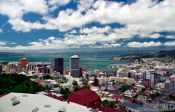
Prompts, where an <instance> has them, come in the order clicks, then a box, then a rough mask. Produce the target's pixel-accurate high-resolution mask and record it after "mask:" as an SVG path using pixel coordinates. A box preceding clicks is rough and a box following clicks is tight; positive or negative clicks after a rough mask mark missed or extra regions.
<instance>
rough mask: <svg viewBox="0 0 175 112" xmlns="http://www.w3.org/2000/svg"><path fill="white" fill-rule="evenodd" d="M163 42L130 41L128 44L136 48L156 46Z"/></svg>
mask: <svg viewBox="0 0 175 112" xmlns="http://www.w3.org/2000/svg"><path fill="white" fill-rule="evenodd" d="M161 45H162V43H161V42H153V41H150V42H143V43H142V42H129V43H128V44H127V46H128V47H135V48H141V47H155V46H161Z"/></svg>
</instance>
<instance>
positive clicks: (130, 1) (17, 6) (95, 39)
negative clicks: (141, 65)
mask: <svg viewBox="0 0 175 112" xmlns="http://www.w3.org/2000/svg"><path fill="white" fill-rule="evenodd" d="M174 19H175V2H174V0H0V50H40V49H69V48H118V47H119V48H127V47H128V48H149V47H160V48H162V47H169V48H170V47H174V46H175V21H174Z"/></svg>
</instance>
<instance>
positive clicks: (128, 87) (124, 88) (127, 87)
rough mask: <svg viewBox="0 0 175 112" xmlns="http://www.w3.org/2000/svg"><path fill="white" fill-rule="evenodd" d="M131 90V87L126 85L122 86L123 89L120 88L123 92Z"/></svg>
mask: <svg viewBox="0 0 175 112" xmlns="http://www.w3.org/2000/svg"><path fill="white" fill-rule="evenodd" d="M130 88H131V85H128V84H124V85H122V87H121V88H120V90H121V91H122V92H125V91H127V90H129V89H130Z"/></svg>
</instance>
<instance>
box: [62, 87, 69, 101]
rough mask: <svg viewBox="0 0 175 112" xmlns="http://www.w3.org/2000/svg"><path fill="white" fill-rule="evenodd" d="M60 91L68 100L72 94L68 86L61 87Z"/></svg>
mask: <svg viewBox="0 0 175 112" xmlns="http://www.w3.org/2000/svg"><path fill="white" fill-rule="evenodd" d="M60 93H61V94H62V95H63V98H64V99H65V100H66V99H67V98H68V96H69V95H70V94H71V91H70V90H69V89H68V88H60Z"/></svg>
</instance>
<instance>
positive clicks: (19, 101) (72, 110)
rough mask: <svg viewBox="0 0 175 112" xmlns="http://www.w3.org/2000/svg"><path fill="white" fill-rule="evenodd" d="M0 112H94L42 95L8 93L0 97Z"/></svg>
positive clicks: (93, 111) (94, 111)
mask: <svg viewBox="0 0 175 112" xmlns="http://www.w3.org/2000/svg"><path fill="white" fill-rule="evenodd" d="M0 112H96V110H93V109H91V108H87V107H85V106H81V105H78V104H75V103H67V102H62V101H59V100H57V99H54V98H50V97H48V96H45V95H42V94H26V93H9V94H7V95H5V96H3V97H0Z"/></svg>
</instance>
